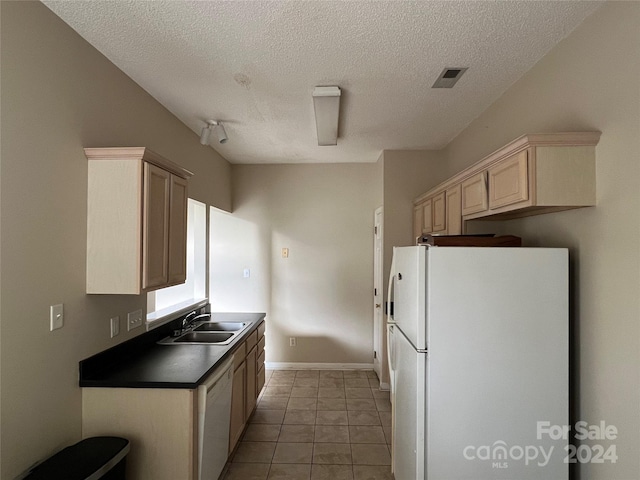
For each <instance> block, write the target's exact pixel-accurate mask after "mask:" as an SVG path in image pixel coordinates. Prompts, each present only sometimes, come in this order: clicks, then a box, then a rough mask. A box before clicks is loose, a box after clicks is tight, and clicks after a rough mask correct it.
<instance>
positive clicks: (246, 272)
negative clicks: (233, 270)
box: [242, 268, 251, 278]
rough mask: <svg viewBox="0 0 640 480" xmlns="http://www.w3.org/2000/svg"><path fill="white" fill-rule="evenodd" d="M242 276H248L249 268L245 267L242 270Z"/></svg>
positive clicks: (249, 274) (249, 273)
mask: <svg viewBox="0 0 640 480" xmlns="http://www.w3.org/2000/svg"><path fill="white" fill-rule="evenodd" d="M242 276H243V277H244V278H249V277H250V276H251V269H249V268H245V269H244V271H243V272H242Z"/></svg>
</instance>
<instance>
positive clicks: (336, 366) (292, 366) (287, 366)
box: [265, 362, 373, 370]
mask: <svg viewBox="0 0 640 480" xmlns="http://www.w3.org/2000/svg"><path fill="white" fill-rule="evenodd" d="M265 368H267V369H269V370H373V363H305V362H265Z"/></svg>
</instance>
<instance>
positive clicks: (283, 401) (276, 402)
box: [258, 396, 289, 410]
mask: <svg viewBox="0 0 640 480" xmlns="http://www.w3.org/2000/svg"><path fill="white" fill-rule="evenodd" d="M287 403H289V397H265V396H262V397H261V398H260V400H259V401H258V408H260V409H263V410H264V409H266V410H284V409H286V408H287Z"/></svg>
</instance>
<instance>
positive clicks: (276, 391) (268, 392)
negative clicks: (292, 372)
mask: <svg viewBox="0 0 640 480" xmlns="http://www.w3.org/2000/svg"><path fill="white" fill-rule="evenodd" d="M291 388H292V386H291V385H286V386H285V385H279V386H274V387H271V386H269V387H267V388H265V389H264V390H263V395H264V396H265V397H288V396H289V395H291Z"/></svg>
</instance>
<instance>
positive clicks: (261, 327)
mask: <svg viewBox="0 0 640 480" xmlns="http://www.w3.org/2000/svg"><path fill="white" fill-rule="evenodd" d="M266 327H267V323H266V322H264V321H263V322H262V323H261V324H260V325H258V338H262V337H264V331H265V329H266Z"/></svg>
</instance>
